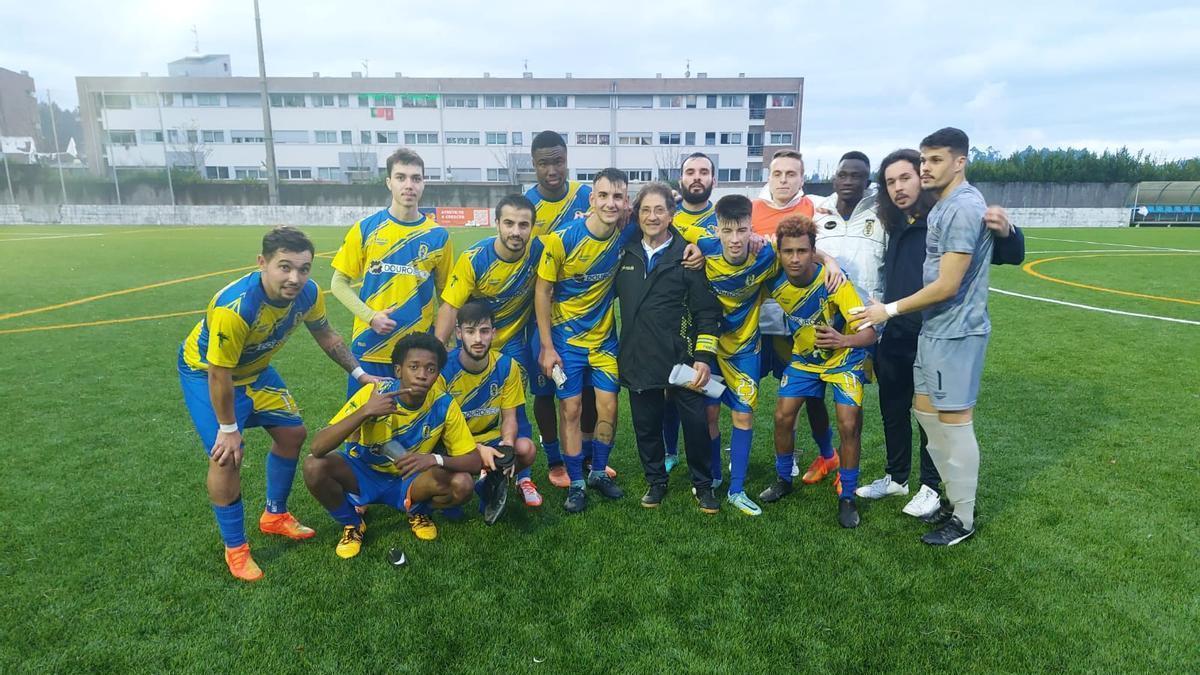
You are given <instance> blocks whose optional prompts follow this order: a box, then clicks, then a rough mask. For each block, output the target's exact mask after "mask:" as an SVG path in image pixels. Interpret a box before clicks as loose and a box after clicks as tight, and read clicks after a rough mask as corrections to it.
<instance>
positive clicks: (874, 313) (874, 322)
mask: <svg viewBox="0 0 1200 675" xmlns="http://www.w3.org/2000/svg"><path fill="white" fill-rule="evenodd" d="M850 316H853V317H855V318H856V319H858V323H856V324H851V328H853V329H854V331H855V332H856V333H857V332H858V331H862V330H866V329H867V328H870V327H872V326H882V325H883V324H885V323H887V320H888V319H889V318H890V317H888V313H887V307H886V306H884V304H883V303H882V302H880V301H878V300H876V299H875V298H867V304H865V305H862V306H861V307H851V308H850Z"/></svg>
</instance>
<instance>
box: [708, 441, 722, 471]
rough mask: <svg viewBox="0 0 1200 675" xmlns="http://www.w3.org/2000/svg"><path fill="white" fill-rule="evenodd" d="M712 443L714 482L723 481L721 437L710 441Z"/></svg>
mask: <svg viewBox="0 0 1200 675" xmlns="http://www.w3.org/2000/svg"><path fill="white" fill-rule="evenodd" d="M710 443H712V445H711V446H709V447H710V448H711V451H712V477H713V480H721V437H720V436H717V437H716V438H713V439H711V440H710Z"/></svg>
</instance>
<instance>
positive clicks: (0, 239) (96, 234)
mask: <svg viewBox="0 0 1200 675" xmlns="http://www.w3.org/2000/svg"><path fill="white" fill-rule="evenodd" d="M106 234H108V233H107V232H91V233H89V234H48V235H45V236H42V237H16V238H8V239H5V238H3V237H0V243H3V242H6V241H34V240H37V239H76V238H79V237H103V236H104V235H106Z"/></svg>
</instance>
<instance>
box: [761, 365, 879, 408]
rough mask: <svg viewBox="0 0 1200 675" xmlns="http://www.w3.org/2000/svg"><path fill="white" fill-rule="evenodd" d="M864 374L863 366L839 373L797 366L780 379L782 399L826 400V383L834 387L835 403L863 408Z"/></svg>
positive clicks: (784, 372) (792, 366)
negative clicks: (817, 371)
mask: <svg viewBox="0 0 1200 675" xmlns="http://www.w3.org/2000/svg"><path fill="white" fill-rule="evenodd" d="M864 377H865V375H864V373H863V369H862V364H858V365H856V366H855V367H854V368H851V369H850V370H845V371H842V372H838V373H814V372H812V371H809V370H801V369H800V368H797V367H796V365H795V364H791V365H789V366H788V367H787V370H784V371H783V376H782V377H780V378H779V397H780V398H819V399H824V398H825V385H826V383H828V384H831V385H833V402H834V403H836V404H838V405H851V406H854V407H856V408H861V407H862V400H863V380H864Z"/></svg>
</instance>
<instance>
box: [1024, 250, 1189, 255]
mask: <svg viewBox="0 0 1200 675" xmlns="http://www.w3.org/2000/svg"><path fill="white" fill-rule="evenodd" d="M1154 251H1169V252H1178V253H1183V251H1180V250H1179V249H1174V248H1155V249H1150V252H1154ZM1042 253H1116V254H1120V255H1129V251H1124V250H1121V249H1119V248H1118V249H1111V248H1091V249H1080V250H1074V251H1067V250H1062V251H1026V252H1025V255H1040V254H1042Z"/></svg>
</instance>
